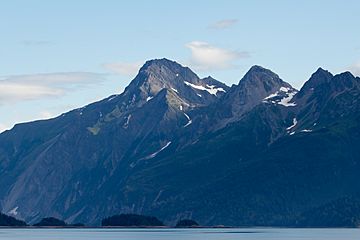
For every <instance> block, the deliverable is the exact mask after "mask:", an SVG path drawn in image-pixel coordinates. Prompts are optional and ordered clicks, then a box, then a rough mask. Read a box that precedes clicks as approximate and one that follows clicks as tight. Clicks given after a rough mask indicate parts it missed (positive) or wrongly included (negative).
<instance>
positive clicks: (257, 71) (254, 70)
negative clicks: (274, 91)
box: [240, 65, 280, 84]
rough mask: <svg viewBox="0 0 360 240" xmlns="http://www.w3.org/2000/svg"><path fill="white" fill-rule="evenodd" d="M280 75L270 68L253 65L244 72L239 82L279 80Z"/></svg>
mask: <svg viewBox="0 0 360 240" xmlns="http://www.w3.org/2000/svg"><path fill="white" fill-rule="evenodd" d="M279 79H280V77H279V75H277V74H276V73H274V72H272V71H271V70H269V69H267V68H264V67H261V66H258V65H254V66H252V67H251V68H250V69H249V71H248V72H247V73H246V74H245V76H244V77H243V78H242V79H241V81H240V84H241V83H242V82H243V83H244V82H246V81H250V82H254V81H269V80H277V81H278V80H279Z"/></svg>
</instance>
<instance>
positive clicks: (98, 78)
mask: <svg viewBox="0 0 360 240" xmlns="http://www.w3.org/2000/svg"><path fill="white" fill-rule="evenodd" d="M104 79H105V77H104V74H98V73H90V72H65V73H44V74H32V75H15V76H5V77H1V78H0V104H2V103H6V102H18V101H25V100H36V99H42V98H46V97H59V96H62V95H65V94H66V93H67V92H69V91H75V90H78V89H79V88H84V87H87V86H89V85H93V84H97V83H100V82H102V81H104Z"/></svg>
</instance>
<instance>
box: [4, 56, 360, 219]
mask: <svg viewBox="0 0 360 240" xmlns="http://www.w3.org/2000/svg"><path fill="white" fill-rule="evenodd" d="M359 206H360V79H359V78H358V77H354V76H353V75H352V74H351V73H349V72H345V73H341V74H338V75H335V76H334V75H332V74H331V73H330V72H328V71H326V70H323V69H321V68H319V69H318V70H317V71H316V72H315V73H314V74H313V75H312V76H311V77H310V79H309V80H308V81H307V82H306V83H305V84H304V86H303V87H302V88H301V89H300V90H299V91H298V90H296V89H294V88H293V87H292V86H291V85H290V84H289V83H287V82H284V81H283V80H282V79H280V78H279V76H278V75H276V74H275V73H273V72H271V71H270V70H268V69H265V68H263V67H260V66H253V67H252V68H251V69H250V70H249V71H248V72H247V73H246V74H245V76H244V77H243V78H242V79H241V80H240V82H239V84H238V85H233V86H232V87H228V86H226V85H225V84H223V83H221V82H219V81H217V80H215V79H213V78H211V77H208V78H204V79H201V78H199V77H198V76H197V75H196V74H195V73H194V72H192V71H191V70H190V69H189V68H187V67H183V66H181V65H179V64H178V63H176V62H173V61H170V60H167V59H156V60H151V61H148V62H146V63H145V65H144V66H143V67H142V68H141V69H140V71H139V73H138V75H137V76H136V77H135V79H134V80H132V81H131V83H130V84H129V86H128V87H126V89H125V90H124V92H123V93H121V94H119V95H113V96H110V97H108V98H106V99H104V100H101V101H99V102H95V103H92V104H89V105H87V106H85V107H83V108H80V109H75V110H73V111H70V112H68V113H64V114H62V115H61V116H59V117H56V118H53V119H49V120H42V121H35V122H30V123H23V124H17V125H16V126H15V127H14V128H13V129H11V130H9V131H5V132H3V133H2V134H0V209H1V211H2V212H4V213H5V214H9V215H11V216H14V217H16V218H19V219H24V220H26V221H27V222H28V223H30V224H31V223H35V222H37V221H39V220H40V219H41V218H43V217H48V216H52V217H57V218H60V219H64V220H65V221H66V222H68V223H73V222H83V223H86V224H92V225H99V224H100V221H101V219H103V218H104V217H107V216H111V215H114V214H120V213H136V214H145V215H153V216H157V217H159V218H160V219H163V220H165V223H166V224H174V223H176V222H177V221H178V220H180V219H185V218H188V219H196V220H197V221H198V222H199V223H200V224H201V225H220V224H222V225H233V226H234V225H235V226H240V225H241V226H260V225H261V226H324V224H322V223H323V222H324V219H326V220H327V222H326V224H325V225H326V226H358V225H360V210H359V209H360V208H359ZM334 209H336V211H334Z"/></svg>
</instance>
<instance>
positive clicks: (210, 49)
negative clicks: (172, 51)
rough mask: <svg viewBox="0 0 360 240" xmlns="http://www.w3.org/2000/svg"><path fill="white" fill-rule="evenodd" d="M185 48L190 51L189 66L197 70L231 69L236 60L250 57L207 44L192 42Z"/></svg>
mask: <svg viewBox="0 0 360 240" xmlns="http://www.w3.org/2000/svg"><path fill="white" fill-rule="evenodd" d="M186 47H187V48H189V49H190V51H191V59H190V65H191V66H192V67H193V68H195V69H197V70H221V69H228V68H233V67H234V62H235V61H236V60H239V59H241V58H248V57H250V54H249V53H248V52H239V51H234V50H228V49H223V48H219V47H215V46H212V45H210V44H209V43H207V42H200V41H193V42H190V43H188V44H186Z"/></svg>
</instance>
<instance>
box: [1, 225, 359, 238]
mask: <svg viewBox="0 0 360 240" xmlns="http://www.w3.org/2000/svg"><path fill="white" fill-rule="evenodd" d="M20 239H22V240H24V239H26V240H35V239H36V240H52V239H54V240H62V239H72V240H84V239H86V240H95V239H96V240H115V239H116V240H118V239H121V240H167V239H171V240H190V239H191V240H200V239H201V240H237V239H239V240H262V239H266V240H282V239H284V240H285V239H289V240H306V239H311V240H320V239H321V240H359V239H360V229H269V228H266V229H261V228H249V229H244V228H241V229H0V240H20Z"/></svg>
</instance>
